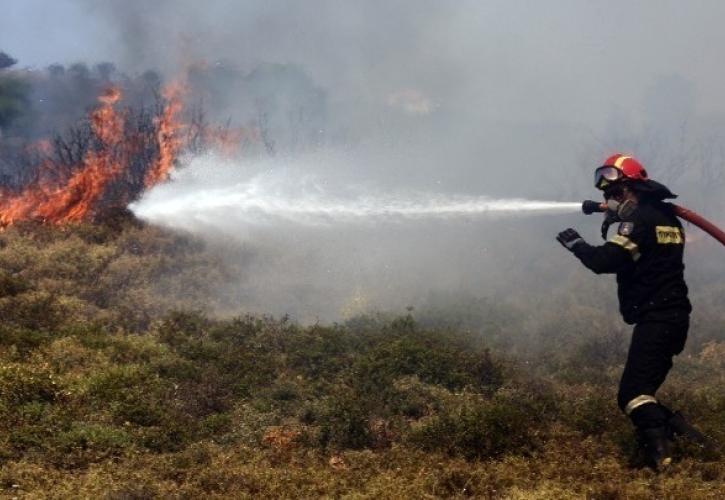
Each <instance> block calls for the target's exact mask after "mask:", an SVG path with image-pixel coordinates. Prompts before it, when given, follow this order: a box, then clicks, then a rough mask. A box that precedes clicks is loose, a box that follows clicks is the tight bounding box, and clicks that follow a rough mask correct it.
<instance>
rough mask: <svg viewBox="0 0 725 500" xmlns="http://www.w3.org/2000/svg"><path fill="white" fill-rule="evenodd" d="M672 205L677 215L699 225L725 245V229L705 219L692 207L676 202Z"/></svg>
mask: <svg viewBox="0 0 725 500" xmlns="http://www.w3.org/2000/svg"><path fill="white" fill-rule="evenodd" d="M672 206H673V207H674V208H675V215H677V216H678V217H680V218H681V219H685V220H686V221H688V222H692V223H693V224H695V225H696V226H697V227H699V228H700V229H702V230H703V231H705V232H706V233H707V234H709V235H710V236H712V237H713V238H715V239H716V240H717V241H719V242H720V243H722V244H723V245H725V231H723V230H722V229H720V228H719V227H717V226H716V225H715V224H713V223H712V222H710V221H709V220H707V219H705V218H704V217H703V216H702V215H700V214H698V213H695V212H693V211H692V210H690V209H687V208H685V207H681V206H679V205H675V204H674V203H673V204H672Z"/></svg>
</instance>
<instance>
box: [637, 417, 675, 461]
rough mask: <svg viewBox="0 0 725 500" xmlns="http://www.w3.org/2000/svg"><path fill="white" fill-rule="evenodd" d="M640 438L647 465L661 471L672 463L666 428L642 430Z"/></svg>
mask: <svg viewBox="0 0 725 500" xmlns="http://www.w3.org/2000/svg"><path fill="white" fill-rule="evenodd" d="M640 436H641V439H642V445H643V448H644V453H645V457H646V460H647V465H649V466H650V467H651V468H652V469H653V470H656V471H661V470H662V469H664V468H666V467H667V466H668V465H670V464H671V463H672V451H671V446H670V436H669V432H668V431H667V428H666V427H653V428H650V429H642V431H641V434H640Z"/></svg>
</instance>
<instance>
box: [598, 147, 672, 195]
mask: <svg viewBox="0 0 725 500" xmlns="http://www.w3.org/2000/svg"><path fill="white" fill-rule="evenodd" d="M624 182H627V183H628V185H629V186H630V188H631V189H633V190H634V191H637V192H638V193H639V194H640V195H644V196H647V197H648V198H649V199H653V200H664V199H667V198H677V195H676V194H674V193H673V192H672V191H670V190H669V189H668V188H667V186H664V185H662V184H660V183H659V182H656V181H653V180H652V179H650V178H649V176H648V175H647V170H645V168H644V167H643V166H642V164H641V163H640V162H639V161H637V160H636V159H635V158H634V157H632V156H628V155H623V154H621V153H617V154H616V155H612V156H610V157H609V158H607V159H606V160H604V164H603V165H602V166H601V167H599V168H597V169H596V170H595V171H594V186H595V187H596V188H597V189H599V190H601V191H604V192H605V193H604V194H605V196H606V195H607V193H608V192H610V191H611V190H612V189H615V188H616V187H617V186H618V185H621V184H622V183H624Z"/></svg>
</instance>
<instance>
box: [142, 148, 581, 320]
mask: <svg viewBox="0 0 725 500" xmlns="http://www.w3.org/2000/svg"><path fill="white" fill-rule="evenodd" d="M365 161H366V155H365V154H364V153H362V152H361V153H360V154H359V155H358V154H356V153H355V152H354V151H350V150H348V151H345V152H336V151H330V150H325V151H317V152H315V153H310V154H307V155H296V156H294V157H291V158H290V157H288V158H283V157H275V158H267V159H257V160H254V159H236V160H231V159H225V158H223V157H220V156H217V155H204V156H199V157H192V158H188V159H187V160H186V162H185V164H184V167H183V168H181V169H179V170H178V171H177V172H175V174H174V176H173V179H172V180H171V182H169V183H167V184H164V185H159V186H157V187H155V188H154V189H152V190H150V191H148V192H147V193H146V194H145V195H144V196H143V198H142V199H141V200H139V201H138V202H137V203H134V204H133V205H132V206H131V209H132V210H133V211H134V212H135V213H136V215H137V216H139V217H140V218H142V219H146V220H148V221H150V222H152V223H155V224H160V225H165V226H169V227H173V228H176V229H180V230H184V231H189V232H192V233H193V234H196V235H197V236H201V237H203V238H205V239H206V240H207V241H208V242H209V243H210V244H211V245H212V246H218V245H222V246H224V248H225V251H226V253H227V255H228V258H229V259H231V260H233V259H237V261H236V262H234V264H235V266H236V267H238V268H239V269H240V272H239V275H238V276H235V277H234V278H233V279H231V280H230V282H229V283H227V284H220V288H219V293H220V294H221V295H223V296H225V297H227V298H228V297H237V298H238V301H239V303H240V304H241V307H243V309H244V310H247V311H249V310H251V311H257V312H263V313H275V314H291V315H293V316H294V317H295V318H297V319H300V320H303V321H315V320H320V319H323V320H338V319H340V318H342V317H347V316H351V315H354V314H359V313H362V312H366V311H368V310H370V309H383V310H390V309H394V310H403V309H404V308H405V307H407V306H409V305H419V304H421V303H424V302H426V301H427V300H428V297H429V296H430V294H431V293H436V292H441V293H443V292H446V291H450V290H455V291H456V292H459V293H468V294H472V295H474V296H480V295H482V294H484V295H490V294H492V293H499V292H501V291H502V290H503V289H504V287H502V286H500V285H501V283H503V282H504V281H505V279H506V278H505V276H506V275H507V274H508V275H509V276H512V274H511V273H512V272H514V273H516V272H518V271H516V270H515V268H516V267H517V266H516V264H515V262H514V261H513V259H511V260H510V261H508V262H502V261H501V256H502V255H508V256H509V257H511V256H512V255H516V254H519V253H521V250H522V249H525V248H526V247H525V244H524V243H523V242H522V240H523V239H525V236H526V234H527V233H528V234H533V235H535V236H534V237H537V238H538V237H542V236H543V237H545V238H546V240H550V241H548V243H547V245H548V246H552V247H553V245H555V243H554V242H553V239H552V238H551V237H550V234H546V233H547V227H549V225H550V222H548V223H547V222H545V221H544V220H543V219H545V218H547V217H548V218H552V217H553V218H554V220H557V219H560V218H561V217H565V216H566V214H572V213H574V212H579V211H580V207H581V204H580V203H573V202H556V201H533V200H523V199H493V198H490V197H487V196H483V195H481V196H472V195H463V194H451V193H441V192H439V193H434V192H420V191H416V190H411V189H406V190H401V189H398V188H391V187H390V186H381V185H380V184H376V183H375V182H372V181H371V180H370V179H366V178H364V177H361V176H360V173H359V167H360V165H359V163H360V162H363V163H364V162H365ZM532 216H533V219H532V218H531V217H532ZM536 220H538V221H539V222H538V224H536V225H537V226H538V227H537V228H536V229H535V230H533V231H532V230H531V229H529V227H530V226H532V221H536ZM524 230H525V231H526V233H524V232H523V231H524ZM542 233H543V234H542ZM512 244H513V247H512ZM235 248H236V249H237V250H235ZM239 249H243V250H244V251H243V252H241V253H240V251H239ZM237 255H238V256H237ZM507 260H508V259H507Z"/></svg>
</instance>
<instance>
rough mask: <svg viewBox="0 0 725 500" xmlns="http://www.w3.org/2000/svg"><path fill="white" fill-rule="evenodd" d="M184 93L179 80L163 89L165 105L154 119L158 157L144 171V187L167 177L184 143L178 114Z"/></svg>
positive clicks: (182, 104) (181, 107)
mask: <svg viewBox="0 0 725 500" xmlns="http://www.w3.org/2000/svg"><path fill="white" fill-rule="evenodd" d="M184 93H185V86H184V84H183V83H179V82H177V83H172V84H171V85H169V86H168V87H166V88H165V89H164V91H163V96H164V99H165V100H166V106H165V107H164V110H163V112H162V113H161V116H159V117H158V118H156V120H155V122H156V125H157V127H158V134H157V140H158V143H159V158H158V159H157V160H156V162H155V163H154V164H153V165H152V166H151V168H150V169H149V170H148V172H147V173H146V178H145V179H144V185H145V186H146V188H150V187H152V186H155V185H156V184H158V183H160V182H163V181H165V180H167V179H168V178H169V174H170V173H171V170H172V169H173V167H174V162H175V161H176V158H177V157H178V154H179V151H180V150H181V148H182V147H183V145H184V144H183V140H182V139H181V137H182V135H181V132H182V131H183V129H184V128H185V125H184V124H183V123H182V122H181V121H180V120H179V115H180V113H181V111H182V110H183V108H184V103H183V99H182V97H183V95H184Z"/></svg>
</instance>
